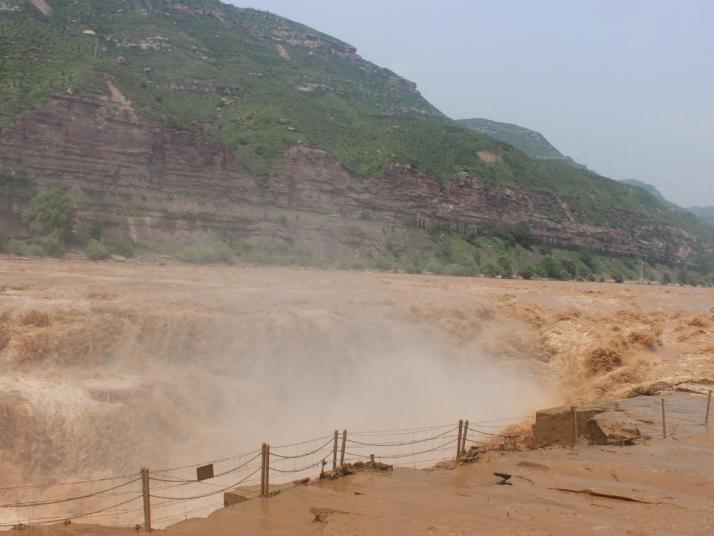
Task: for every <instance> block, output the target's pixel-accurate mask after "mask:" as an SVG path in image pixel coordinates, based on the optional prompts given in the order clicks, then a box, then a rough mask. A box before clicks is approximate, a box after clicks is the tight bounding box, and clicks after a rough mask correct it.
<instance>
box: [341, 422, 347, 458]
mask: <svg viewBox="0 0 714 536" xmlns="http://www.w3.org/2000/svg"><path fill="white" fill-rule="evenodd" d="M346 448H347V430H342V448H341V449H340V467H344V465H345V449H346Z"/></svg>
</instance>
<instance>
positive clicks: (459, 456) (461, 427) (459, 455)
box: [456, 419, 464, 462]
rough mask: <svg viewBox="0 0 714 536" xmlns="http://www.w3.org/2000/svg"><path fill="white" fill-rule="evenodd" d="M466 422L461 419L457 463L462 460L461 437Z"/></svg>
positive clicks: (457, 442)
mask: <svg viewBox="0 0 714 536" xmlns="http://www.w3.org/2000/svg"><path fill="white" fill-rule="evenodd" d="M463 428H464V420H463V419H459V436H458V438H457V439H456V461H457V462H458V461H459V459H460V458H461V436H462V435H463V433H464V430H463Z"/></svg>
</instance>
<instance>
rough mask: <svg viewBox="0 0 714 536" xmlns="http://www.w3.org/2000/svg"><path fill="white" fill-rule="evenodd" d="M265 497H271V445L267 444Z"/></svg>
mask: <svg viewBox="0 0 714 536" xmlns="http://www.w3.org/2000/svg"><path fill="white" fill-rule="evenodd" d="M265 496H266V497H270V443H266V444H265Z"/></svg>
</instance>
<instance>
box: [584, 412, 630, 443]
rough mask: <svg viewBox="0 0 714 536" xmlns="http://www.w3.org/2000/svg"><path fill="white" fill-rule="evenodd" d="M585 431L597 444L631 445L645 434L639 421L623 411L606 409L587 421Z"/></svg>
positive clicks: (591, 440)
mask: <svg viewBox="0 0 714 536" xmlns="http://www.w3.org/2000/svg"><path fill="white" fill-rule="evenodd" d="M585 433H586V435H587V437H588V439H589V440H590V442H591V443H593V444H595V445H631V444H632V443H633V442H634V440H635V439H639V438H641V437H642V436H643V434H642V432H640V429H639V428H638V426H637V422H636V421H634V420H633V419H631V418H630V417H628V416H627V415H626V414H625V413H623V412H622V411H605V412H603V413H598V414H597V415H595V416H593V417H592V418H591V419H590V420H588V422H587V426H586V430H585Z"/></svg>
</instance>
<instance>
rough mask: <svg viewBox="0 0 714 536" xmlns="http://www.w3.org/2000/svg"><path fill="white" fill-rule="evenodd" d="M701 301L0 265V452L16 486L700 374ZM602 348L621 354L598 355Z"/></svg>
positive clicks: (286, 274)
mask: <svg viewBox="0 0 714 536" xmlns="http://www.w3.org/2000/svg"><path fill="white" fill-rule="evenodd" d="M712 298H714V293H713V292H712V291H711V290H710V289H692V288H678V287H654V286H653V287H650V286H644V287H642V286H635V285H609V284H575V283H552V282H537V281H536V282H523V281H499V280H485V279H468V278H448V277H434V276H410V275H399V274H373V273H350V272H333V271H311V270H299V269H282V268H269V269H257V268H228V267H225V268H224V267H221V268H206V267H203V268H196V267H187V266H171V267H168V266H167V267H163V266H138V265H133V264H109V263H104V264H102V263H100V264H95V263H82V262H66V261H17V260H12V261H9V260H0V385H1V386H2V392H1V394H0V406H1V407H2V418H3V429H4V430H6V431H7V430H10V431H11V433H4V434H3V435H2V438H1V439H0V449H1V450H2V454H3V457H2V462H0V463H2V464H3V470H4V474H5V475H6V478H7V480H8V483H9V484H26V483H28V482H45V481H47V480H48V479H50V480H55V481H65V480H68V479H69V480H74V479H77V478H79V479H81V478H92V477H98V476H99V477H101V476H106V475H116V474H125V473H126V474H129V473H131V474H133V473H135V472H136V471H138V468H140V467H142V466H144V465H149V466H150V467H164V466H167V465H174V464H183V463H196V462H199V461H203V460H211V459H214V458H219V457H223V456H226V455H230V454H234V453H236V452H246V451H249V450H252V449H255V448H256V447H259V445H260V443H261V442H262V441H266V440H268V441H272V442H274V443H288V442H292V441H299V440H302V439H308V438H311V437H319V436H323V435H324V434H326V433H327V434H329V433H331V431H332V430H334V429H336V428H338V429H342V428H349V429H351V430H374V429H386V428H394V427H399V428H405V427H409V426H422V425H431V424H442V423H449V422H455V420H456V419H458V418H461V417H466V418H469V419H471V420H472V421H474V422H476V421H479V420H489V419H499V418H506V417H513V416H525V415H530V414H532V413H533V412H534V411H535V410H537V409H540V408H543V407H549V406H554V405H558V404H570V403H578V402H586V401H590V400H595V399H599V398H608V397H621V396H623V395H625V394H627V393H628V392H629V391H630V390H631V389H632V388H633V387H636V386H641V385H647V384H649V383H652V382H654V381H657V380H661V379H666V380H667V381H671V382H675V383H676V382H682V381H685V380H700V379H702V378H707V377H708V378H711V377H712V375H713V374H712V370H713V369H714V367H713V364H714V335H713V334H712V326H713V325H714V312H713V311H712V304H714V299H712ZM603 349H605V350H606V351H607V352H605V353H606V354H607V355H611V353H616V354H617V355H618V356H619V359H614V360H610V361H611V362H612V363H614V364H615V365H614V366H610V365H608V366H607V367H605V368H603V367H595V368H593V367H592V366H590V365H591V362H592V360H591V359H590V356H592V355H604V352H603ZM469 470H470V469H469ZM459 471H461V469H460V470H459ZM464 471H467V472H468V470H466V469H464ZM398 474H399V475H401V474H402V473H401V472H400V473H398ZM406 474H410V473H406ZM415 474H416V475H419V476H417V477H414V478H427V477H425V476H424V475H423V474H422V473H420V472H417V473H415ZM396 475H397V473H395V476H396ZM360 478H362V477H360ZM399 478H401V476H400V477H399ZM399 478H397V479H396V480H395V482H398V481H399ZM404 478H412V477H411V476H409V477H407V476H405V477H404ZM356 480H359V479H356ZM335 485H336V486H339V485H344V484H335ZM326 489H329V487H328V488H326ZM52 491H54V492H55V493H59V492H60V491H63V490H59V489H58V490H52ZM301 493H302V492H301ZM304 493H313V492H312V491H305V492H304ZM30 495H31V494H30V493H29V492H27V493H24V492H23V493H18V494H16V495H15V496H12V497H9V500H24V499H26V498H27V497H30ZM581 499H582V497H580V498H578V499H577V500H581ZM272 504H274V503H271V505H272ZM275 504H277V503H275ZM415 504H418V501H416V502H415ZM246 508H247V509H251V508H256V506H248V507H246ZM271 508H272V506H271ZM62 513H65V512H62ZM12 515H14V513H12ZM41 515H42V514H41V513H39V512H38V513H35V514H34V516H35V517H38V516H41ZM221 515H223V514H221ZM301 515H302V514H301ZM11 517H12V516H11ZM417 518H418V516H417ZM8 519H9V518H8ZM336 519H337V518H336ZM340 519H342V518H340ZM344 519H352V518H350V517H349V516H344ZM360 519H361V518H360ZM334 523H335V522H334V521H332V520H330V521H329V524H331V525H332V526H334ZM454 526H458V524H457V525H454ZM434 527H435V528H434V530H435V531H436V532H433V531H432V533H434V534H439V533H440V532H438V531H440V530H442V529H441V528H439V527H440V525H439V524H436V525H434ZM427 528H428V527H427ZM73 530H74V529H73ZM310 530H312V529H310ZM345 530H347V529H345ZM365 530H366V529H365ZM424 530H426V529H424ZM444 530H446V529H444ZM449 530H450V529H449ZM454 530H456V529H454ZM458 530H461V529H458ZM336 533H339V532H336ZM345 533H349V532H345ZM365 533H368V532H365ZM386 533H389V532H386ZM445 533H446V532H445ZM454 533H456V534H458V533H459V532H454ZM464 533H466V532H464Z"/></svg>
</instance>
